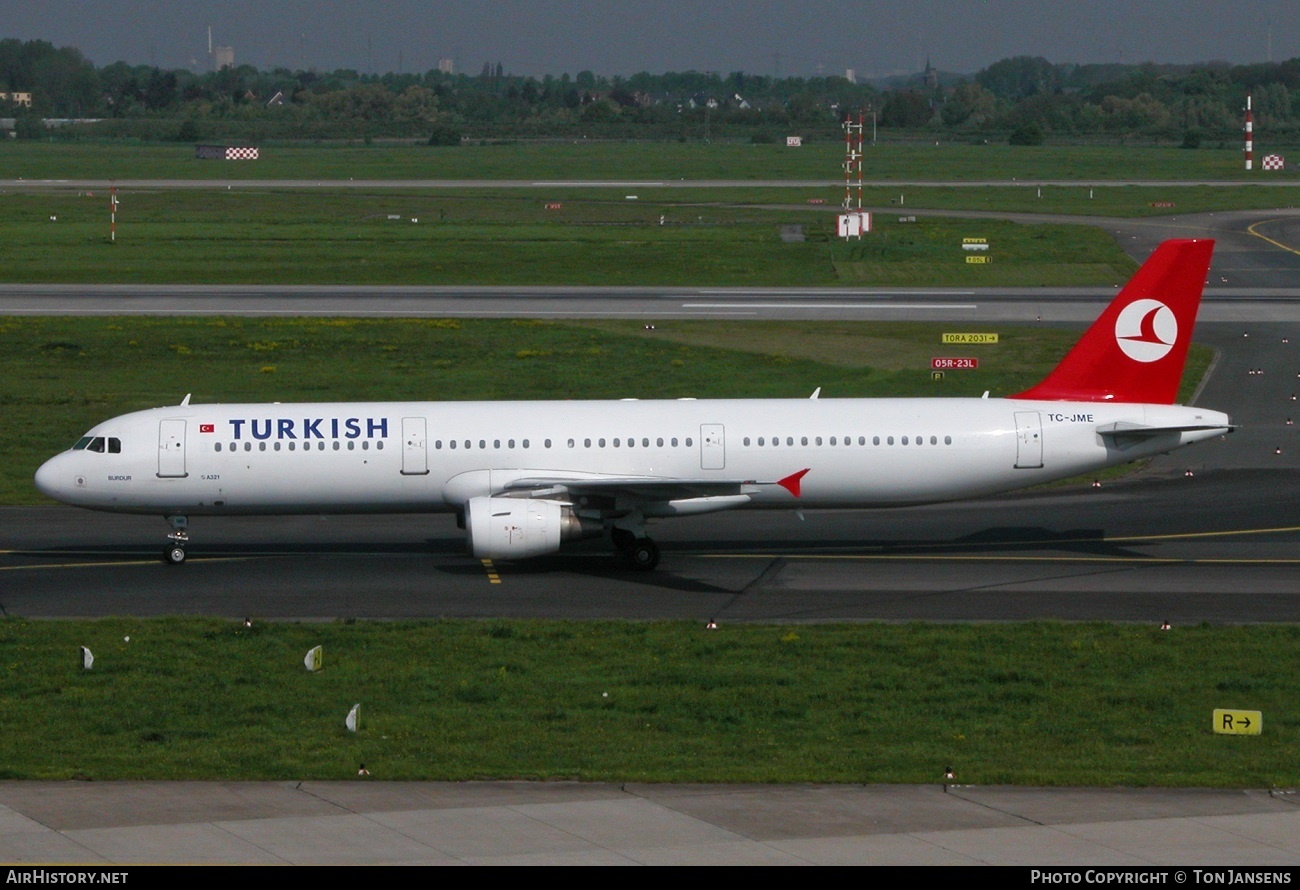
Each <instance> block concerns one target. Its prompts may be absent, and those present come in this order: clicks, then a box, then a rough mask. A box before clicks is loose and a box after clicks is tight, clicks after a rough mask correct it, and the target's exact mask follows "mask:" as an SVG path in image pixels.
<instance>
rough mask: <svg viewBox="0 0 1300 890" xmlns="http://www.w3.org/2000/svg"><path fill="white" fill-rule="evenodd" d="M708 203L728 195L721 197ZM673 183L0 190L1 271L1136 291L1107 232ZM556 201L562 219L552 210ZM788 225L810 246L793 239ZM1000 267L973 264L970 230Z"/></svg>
mask: <svg viewBox="0 0 1300 890" xmlns="http://www.w3.org/2000/svg"><path fill="white" fill-rule="evenodd" d="M711 197H715V198H716V197H721V196H718V195H713V196H711ZM680 198H681V196H677V195H675V194H671V193H669V192H667V191H663V192H661V193H660V194H659V196H658V197H656V198H655V199H654V200H638V201H636V202H632V201H627V200H626V199H625V197H624V196H623V195H614V194H607V193H599V192H598V193H595V194H581V195H576V196H575V195H573V194H571V193H570V194H564V195H560V196H559V200H557V201H554V202H552V201H549V200H547V201H544V200H540V199H539V198H538V197H536V196H533V195H530V194H527V193H520V192H502V193H496V194H484V193H473V192H471V193H463V192H442V193H409V192H402V193H398V194H375V193H364V192H361V193H355V192H342V193H335V192H302V191H296V192H295V191H280V192H277V191H260V190H241V191H229V192H227V191H224V190H218V191H198V192H194V191H152V192H150V191H145V192H132V193H127V194H124V195H123V196H122V198H121V201H120V203H119V205H118V213H117V224H116V240H115V241H114V242H112V243H110V241H109V233H110V229H109V216H108V201H107V199H106V196H105V195H104V194H103V193H102V192H101V193H98V194H78V193H76V192H53V193H40V194H12V195H0V226H2V227H3V228H4V231H5V233H6V244H5V262H4V267H3V271H0V278H2V279H3V280H4V281H8V282H13V283H20V282H21V283H76V282H87V283H123V284H260V283H269V282H274V283H285V284H394V285H400V284H407V285H409V284H470V285H473V284H483V285H488V284H491V285H518V286H527V285H588V286H619V285H662V286H693V287H703V286H728V285H730V286H754V287H756V286H783V285H785V286H817V285H862V286H869V285H875V284H878V285H886V286H893V285H911V286H930V287H937V286H951V287H976V286H990V287H993V286H1021V285H1040V284H1058V285H1101V286H1109V285H1115V284H1118V283H1121V282H1123V281H1124V280H1125V279H1126V278H1127V276H1128V275H1129V274H1130V273H1131V271H1132V270H1133V268H1134V265H1133V262H1132V260H1130V259H1129V258H1128V257H1127V256H1126V255H1125V254H1124V253H1123V252H1122V251H1121V250H1120V249H1119V248H1118V246H1116V244H1115V243H1114V241H1113V239H1111V238H1110V237H1109V236H1107V235H1105V234H1104V233H1102V232H1101V231H1100V230H1097V229H1094V228H1090V227H1086V226H1077V227H1075V226H1062V225H1018V224H1015V223H1010V222H1001V221H997V220H979V221H963V220H960V219H951V218H944V217H929V218H922V219H920V220H918V221H916V222H906V223H905V222H899V220H898V218H897V217H895V216H892V215H886V214H881V215H880V216H879V217H878V226H877V231H875V232H873V233H872V234H871V235H870V236H869V237H868V238H866V239H863V240H862V241H861V242H858V243H845V242H843V241H840V240H839V239H836V238H834V237H833V226H834V216H833V215H832V214H831V213H828V212H826V211H824V210H818V209H814V208H811V207H809V206H808V205H806V204H804V205H802V206H801V205H799V204H794V205H789V206H775V207H774V206H772V205H757V204H743V203H731V202H722V201H716V200H715V201H710V202H703V201H701V202H691V201H683V200H680ZM548 203H558V204H560V207H559V208H558V209H551V210H548V209H547V206H546V205H547V204H548ZM783 225H798V226H802V227H803V231H804V234H805V240H804V241H802V242H796V243H786V242H783V241H782V240H781V237H780V231H781V226H783ZM972 235H978V236H980V237H985V238H987V239H989V241H990V243H991V245H992V251H991V254H990V255H991V256H992V258H993V262H992V263H991V264H989V265H985V266H970V265H967V264H966V263H965V256H964V254H963V251H962V250H961V243H962V239H963V238H964V237H968V236H972Z"/></svg>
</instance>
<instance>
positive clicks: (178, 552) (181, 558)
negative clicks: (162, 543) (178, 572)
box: [163, 546, 185, 566]
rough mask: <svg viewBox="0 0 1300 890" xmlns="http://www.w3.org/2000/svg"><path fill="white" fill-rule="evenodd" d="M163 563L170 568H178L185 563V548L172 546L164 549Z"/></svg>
mask: <svg viewBox="0 0 1300 890" xmlns="http://www.w3.org/2000/svg"><path fill="white" fill-rule="evenodd" d="M163 562H165V563H167V565H169V566H178V565H180V564H181V563H183V562H185V548H184V547H178V546H170V547H166V548H164V549H163Z"/></svg>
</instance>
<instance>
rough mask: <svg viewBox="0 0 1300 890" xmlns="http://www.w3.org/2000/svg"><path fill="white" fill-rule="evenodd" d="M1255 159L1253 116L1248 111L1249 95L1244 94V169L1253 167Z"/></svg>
mask: <svg viewBox="0 0 1300 890" xmlns="http://www.w3.org/2000/svg"><path fill="white" fill-rule="evenodd" d="M1254 158H1255V116H1254V114H1253V113H1251V110H1250V93H1247V94H1246V169H1247V170H1249V169H1250V168H1251V167H1252V166H1253V165H1254Z"/></svg>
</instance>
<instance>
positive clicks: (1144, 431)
mask: <svg viewBox="0 0 1300 890" xmlns="http://www.w3.org/2000/svg"><path fill="white" fill-rule="evenodd" d="M1235 429H1236V427H1234V426H1227V425H1224V424H1221V423H1182V424H1169V425H1156V426H1149V425H1147V424H1145V423H1133V422H1131V421H1127V420H1121V421H1117V422H1116V423H1107V424H1104V425H1103V426H1099V427H1097V432H1098V433H1099V434H1100V435H1103V436H1107V437H1110V438H1114V439H1150V438H1153V437H1155V436H1162V435H1165V434H1167V433H1203V432H1211V431H1213V430H1222V431H1223V432H1225V433H1230V432H1232V431H1233V430H1235Z"/></svg>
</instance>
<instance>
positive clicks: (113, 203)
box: [108, 185, 117, 244]
mask: <svg viewBox="0 0 1300 890" xmlns="http://www.w3.org/2000/svg"><path fill="white" fill-rule="evenodd" d="M108 240H109V243H110V244H116V243H117V186H115V185H113V186H109V188H108Z"/></svg>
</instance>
